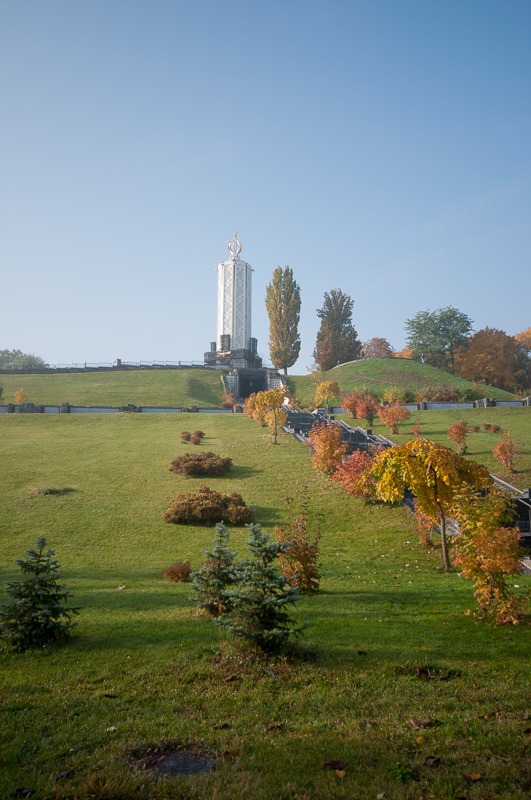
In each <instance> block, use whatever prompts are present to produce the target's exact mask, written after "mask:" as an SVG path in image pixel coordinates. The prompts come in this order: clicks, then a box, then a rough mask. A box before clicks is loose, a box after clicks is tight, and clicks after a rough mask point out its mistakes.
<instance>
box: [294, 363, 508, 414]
mask: <svg viewBox="0 0 531 800" xmlns="http://www.w3.org/2000/svg"><path fill="white" fill-rule="evenodd" d="M319 380H323V381H337V383H338V384H339V387H340V389H341V392H342V393H343V394H348V393H349V392H352V391H354V389H361V388H365V389H369V390H370V391H371V392H374V393H376V394H377V395H378V396H379V397H381V396H382V395H383V393H384V392H385V390H386V389H387V388H388V387H390V386H396V387H399V388H400V389H402V390H404V391H405V392H408V393H409V395H410V399H409V402H413V401H414V400H415V399H416V396H417V394H418V392H419V391H421V390H422V389H424V388H426V387H429V388H440V389H444V388H449V389H454V390H455V391H456V392H457V393H458V395H459V396H460V397H463V398H464V397H466V398H467V399H474V398H480V397H495V398H498V399H499V400H503V399H506V400H508V399H510V398H511V397H512V395H511V394H510V393H509V392H505V391H503V389H496V388H495V387H493V386H483V385H479V384H474V383H471V382H470V381H466V380H464V379H463V378H459V377H457V375H452V374H451V373H449V372H444V371H443V370H440V369H437V368H436V367H431V366H430V365H429V364H421V363H420V362H418V361H412V360H410V359H407V358H379V359H366V360H363V361H352V362H351V363H349V364H341V365H340V366H339V367H334V369H332V370H330V371H329V372H322V373H320V376H319ZM288 381H289V385H290V388H291V389H292V391H293V392H294V393H295V395H296V396H297V397H298V398H299V400H300V401H301V402H302V403H303V404H304V405H307V404H308V403H311V401H312V400H313V396H314V394H315V382H316V379H315V378H314V376H313V375H307V376H304V377H301V376H293V377H289V379H288Z"/></svg>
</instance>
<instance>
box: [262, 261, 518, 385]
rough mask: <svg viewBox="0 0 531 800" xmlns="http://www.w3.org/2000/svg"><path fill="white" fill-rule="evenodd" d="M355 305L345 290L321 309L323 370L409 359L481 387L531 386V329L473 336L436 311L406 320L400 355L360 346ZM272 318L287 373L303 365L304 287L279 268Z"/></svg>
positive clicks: (468, 325)
mask: <svg viewBox="0 0 531 800" xmlns="http://www.w3.org/2000/svg"><path fill="white" fill-rule="evenodd" d="M353 307H354V301H353V300H352V298H351V297H350V296H349V295H348V294H345V293H344V292H343V291H342V290H341V289H332V291H330V292H325V295H324V301H323V305H322V307H321V308H319V309H317V316H318V318H319V319H320V321H321V323H320V327H319V330H318V332H317V338H316V342H315V349H314V352H313V357H314V359H315V363H316V364H317V366H318V368H319V369H320V370H323V371H326V370H329V369H332V367H335V366H337V365H338V364H344V363H346V362H348V361H354V360H356V359H358V358H391V357H393V356H407V357H410V358H416V359H422V361H426V362H427V363H429V364H432V365H433V366H436V367H439V368H440V369H444V370H446V371H448V372H452V373H457V374H458V375H460V376H461V377H463V378H466V379H467V380H470V381H473V382H475V383H486V384H489V385H494V386H498V387H499V388H501V389H508V390H510V391H517V390H519V389H528V388H529V387H530V386H531V328H528V329H527V330H525V331H522V332H521V333H518V334H516V335H515V336H509V335H508V334H507V333H505V332H504V331H501V330H498V329H496V328H488V327H487V328H484V329H483V330H480V331H477V332H476V333H473V332H472V331H473V322H472V320H471V319H470V317H468V316H467V314H464V313H463V312H462V311H459V310H458V309H457V308H454V307H453V306H447V307H446V308H441V309H437V310H436V311H419V312H418V313H417V314H415V316H414V317H412V319H408V320H406V323H405V326H404V327H405V331H406V342H407V348H405V350H404V351H400V352H394V350H393V348H392V346H391V345H390V344H389V342H388V341H387V340H386V339H384V338H383V337H375V338H373V339H371V340H369V341H368V342H364V343H362V342H360V340H359V339H358V334H357V332H356V329H355V327H354V325H353V322H352V311H353ZM266 308H267V313H268V316H269V332H270V342H269V348H270V355H271V361H272V362H273V364H274V366H275V367H277V369H282V370H284V373H285V374H286V373H287V370H288V367H292V366H293V365H294V364H295V362H296V361H297V359H298V357H299V353H300V348H301V340H300V334H299V330H298V327H299V321H300V310H301V293H300V286H299V284H298V283H297V281H296V280H295V279H294V277H293V270H292V269H291V268H290V267H288V266H286V267H284V268H282V267H277V269H276V270H275V271H274V273H273V279H272V281H271V283H270V284H269V285H268V286H267V288H266Z"/></svg>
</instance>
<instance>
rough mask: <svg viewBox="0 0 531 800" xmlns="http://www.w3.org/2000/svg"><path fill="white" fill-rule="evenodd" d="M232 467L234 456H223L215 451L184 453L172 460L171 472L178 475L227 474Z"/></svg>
mask: <svg viewBox="0 0 531 800" xmlns="http://www.w3.org/2000/svg"><path fill="white" fill-rule="evenodd" d="M231 467H232V458H228V457H227V458H222V457H221V456H217V455H215V453H211V452H208V453H197V454H196V453H184V455H182V456H177V458H174V459H173V461H172V462H171V467H170V472H176V473H177V474H178V475H210V476H216V475H225V473H226V472H227V471H228V470H229V469H230V468H231Z"/></svg>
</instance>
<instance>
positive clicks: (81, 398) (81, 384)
mask: <svg viewBox="0 0 531 800" xmlns="http://www.w3.org/2000/svg"><path fill="white" fill-rule="evenodd" d="M0 386H3V388H4V395H3V401H2V402H4V403H12V402H13V392H15V390H16V389H20V388H22V389H24V391H25V392H26V395H27V399H28V400H29V401H30V402H32V403H37V404H39V405H59V404H60V403H65V402H66V403H70V404H71V405H79V406H95V405H110V406H123V405H127V404H128V403H134V405H137V406H192V405H197V406H203V407H206V408H209V407H210V408H216V407H219V404H220V402H221V398H222V395H223V393H224V387H223V381H222V380H221V374H220V372H219V371H217V370H215V371H214V370H201V369H175V370H173V369H172V370H127V371H125V370H124V371H123V372H118V371H116V372H75V373H57V374H46V375H28V374H20V375H0Z"/></svg>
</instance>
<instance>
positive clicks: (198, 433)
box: [192, 431, 206, 439]
mask: <svg viewBox="0 0 531 800" xmlns="http://www.w3.org/2000/svg"><path fill="white" fill-rule="evenodd" d="M193 436H197V438H198V439H204V438H205V436H206V433H205V432H204V431H194V432H193V433H192V437H193Z"/></svg>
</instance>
